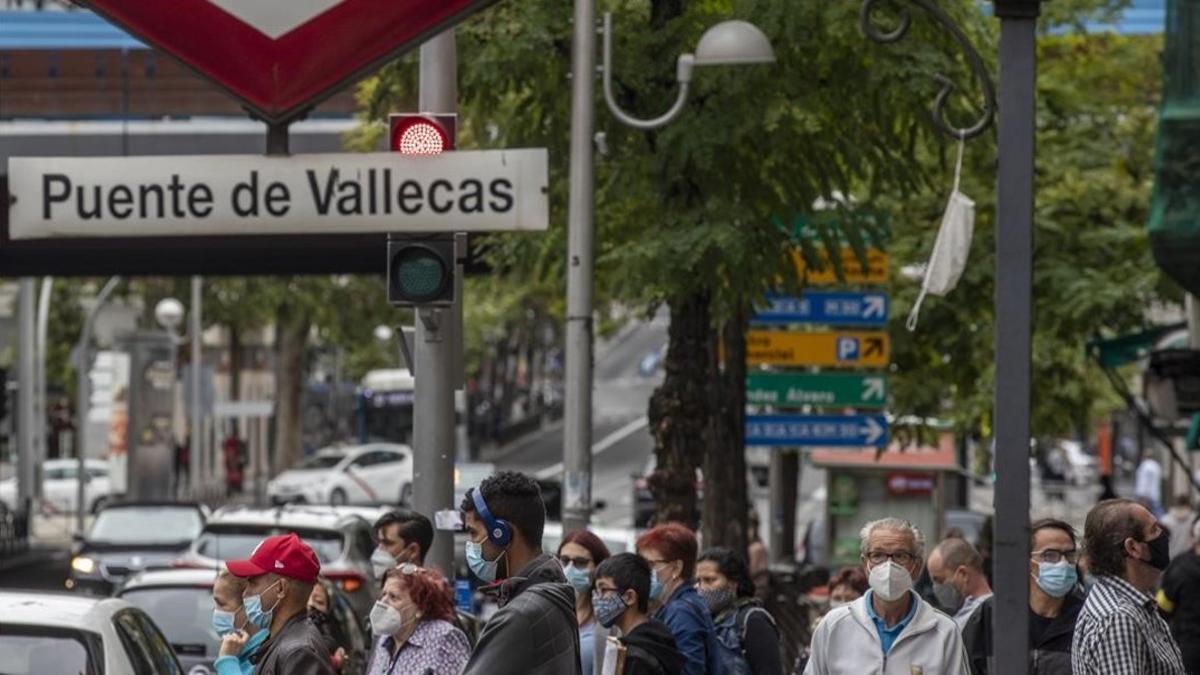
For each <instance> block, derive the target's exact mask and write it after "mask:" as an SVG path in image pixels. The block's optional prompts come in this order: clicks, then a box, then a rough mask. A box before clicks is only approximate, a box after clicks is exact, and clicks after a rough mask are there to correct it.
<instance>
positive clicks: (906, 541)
mask: <svg viewBox="0 0 1200 675" xmlns="http://www.w3.org/2000/svg"><path fill="white" fill-rule="evenodd" d="M860 537H861V547H862V548H861V550H862V560H863V565H864V566H865V567H866V571H867V578H868V580H869V581H870V585H871V589H870V590H869V591H867V594H866V595H864V596H863V597H861V598H859V599H858V600H855V601H854V602H853V603H851V604H850V605H849V606H847V607H839V608H837V609H834V610H831V611H830V612H829V614H826V615H825V619H824V620H823V621H822V622H821V625H820V626H818V627H817V630H816V632H815V633H814V634H813V639H812V647H811V649H810V656H809V660H808V665H807V667H805V669H804V673H805V675H862V673H879V674H881V675H913V674H914V673H920V674H921V675H966V673H967V672H968V670H967V660H966V654H965V652H964V650H963V644H962V639H961V638H960V637H959V633H958V627H957V626H956V625H955V624H954V621H953V620H952V619H951V618H950V617H948V616H946V615H945V614H943V613H941V612H939V611H937V610H935V609H934V608H933V607H932V606H930V604H929V603H927V602H925V601H924V600H922V599H921V597H920V596H919V595H917V594H916V593H915V592H914V591H913V590H912V586H913V579H915V578H917V577H918V576H920V574H921V567H922V565H923V563H924V560H925V539H924V537H923V536H922V535H921V531H920V530H918V529H917V528H916V527H914V526H913V525H912V524H911V523H909V522H908V521H905V520H900V519H899V518H883V519H880V520H876V521H872V522H870V523H867V524H866V525H864V526H863V528H862V532H861V533H860Z"/></svg>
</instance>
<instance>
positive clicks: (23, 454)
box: [16, 277, 38, 517]
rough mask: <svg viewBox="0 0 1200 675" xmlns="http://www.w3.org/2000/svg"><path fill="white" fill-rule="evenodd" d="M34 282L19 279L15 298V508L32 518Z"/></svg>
mask: <svg viewBox="0 0 1200 675" xmlns="http://www.w3.org/2000/svg"><path fill="white" fill-rule="evenodd" d="M34 284H35V282H34V280H33V279H32V278H29V277H22V278H21V280H20V282H19V286H18V295H17V326H18V332H17V357H18V359H19V360H18V362H17V387H18V389H17V411H16V412H17V504H18V508H20V509H24V510H25V512H26V513H28V514H30V517H32V511H31V509H32V507H33V497H34V495H35V494H37V487H36V485H35V483H36V482H37V476H38V472H37V457H36V454H35V450H34V447H33V425H34V424H36V423H37V419H36V417H35V415H34V402H33V396H34V393H33V390H34V382H33V381H34V364H35V358H34V353H33V352H34V349H33V345H34V341H35V340H34V335H35V333H36V332H37V331H36V330H35V327H34V325H35V323H36V322H35V321H34V304H35V303H34V297H33V296H34Z"/></svg>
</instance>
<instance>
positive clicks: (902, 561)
mask: <svg viewBox="0 0 1200 675" xmlns="http://www.w3.org/2000/svg"><path fill="white" fill-rule="evenodd" d="M863 558H866V560H867V562H869V563H871V564H872V565H882V564H883V563H885V562H887V561H888V560H889V559H890V560H891V561H892V562H894V563H896V564H897V565H900V566H901V567H907V566H908V565H910V564H912V562H913V561H914V560H916V559H917V556H915V555H913V554H911V553H909V552H908V551H896V552H895V553H887V552H886V551H867V554H866V555H864V556H863Z"/></svg>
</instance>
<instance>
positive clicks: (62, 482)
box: [0, 459, 112, 672]
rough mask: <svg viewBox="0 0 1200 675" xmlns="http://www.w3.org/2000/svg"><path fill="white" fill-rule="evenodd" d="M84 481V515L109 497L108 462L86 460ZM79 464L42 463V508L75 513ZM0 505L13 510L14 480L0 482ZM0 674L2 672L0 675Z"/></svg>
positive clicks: (97, 507)
mask: <svg viewBox="0 0 1200 675" xmlns="http://www.w3.org/2000/svg"><path fill="white" fill-rule="evenodd" d="M84 467H85V468H86V469H87V474H88V480H87V483H86V484H85V485H84V486H83V499H84V504H85V505H86V507H87V510H88V513H95V512H96V510H97V509H99V508H100V506H102V505H103V504H104V502H106V501H108V499H109V498H110V497H111V496H112V488H111V487H110V486H109V481H108V462H106V461H104V460H102V459H89V460H86V461H85V463H84ZM78 469H79V463H78V462H77V461H76V460H74V459H51V460H47V461H46V462H43V463H42V500H43V503H44V504H45V506H46V507H48V508H49V509H52V510H54V511H57V512H60V513H75V501H76V499H77V498H78V494H79V492H78V490H79V484H78V482H77V481H76V477H77V476H78ZM0 502H4V505H5V506H7V507H8V508H9V509H10V510H16V508H17V479H16V477H15V476H13V477H10V478H8V479H6V480H2V481H0ZM0 672H3V671H0Z"/></svg>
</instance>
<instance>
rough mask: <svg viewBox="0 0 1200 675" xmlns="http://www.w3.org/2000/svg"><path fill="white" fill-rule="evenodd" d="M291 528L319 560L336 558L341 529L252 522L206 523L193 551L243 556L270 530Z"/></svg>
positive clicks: (226, 557) (282, 531) (341, 545)
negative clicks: (269, 524)
mask: <svg viewBox="0 0 1200 675" xmlns="http://www.w3.org/2000/svg"><path fill="white" fill-rule="evenodd" d="M288 532H295V533H296V535H297V536H299V537H300V538H301V539H303V540H304V541H305V543H307V544H308V545H309V546H311V547H312V549H313V551H315V552H316V554H317V559H318V560H320V561H321V562H322V563H327V562H330V561H332V560H336V559H337V558H338V556H340V555H341V554H342V549H343V548H344V542H343V541H342V533H341V532H335V531H330V530H300V529H294V528H282V527H261V526H259V527H255V526H252V525H241V526H239V525H224V526H222V525H217V526H213V525H210V526H209V527H208V528H207V529H206V530H205V531H204V533H203V534H201V535H200V537H199V538H198V539H197V543H196V552H197V553H199V554H200V555H202V556H204V557H206V558H215V559H217V560H244V559H246V558H249V557H250V554H251V553H253V552H254V547H255V546H258V542H260V541H262V540H263V539H266V538H267V537H269V536H271V535H274V534H287V533H288Z"/></svg>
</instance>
